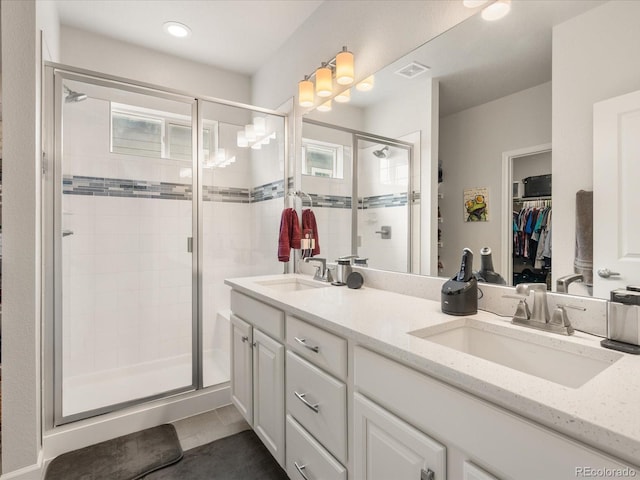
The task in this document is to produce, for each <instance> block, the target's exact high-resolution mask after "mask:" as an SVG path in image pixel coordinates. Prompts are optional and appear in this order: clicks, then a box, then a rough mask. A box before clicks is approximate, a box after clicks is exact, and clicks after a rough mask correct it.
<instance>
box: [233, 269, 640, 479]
mask: <svg viewBox="0 0 640 480" xmlns="http://www.w3.org/2000/svg"><path fill="white" fill-rule="evenodd" d="M292 277H300V278H303V279H305V280H308V281H309V280H310V278H311V277H308V276H306V275H268V276H259V277H245V278H234V279H229V280H226V281H225V283H226V284H227V285H230V286H231V287H232V288H234V289H236V290H237V291H239V292H241V293H245V294H247V295H249V296H251V297H253V298H255V299H257V300H261V301H263V302H266V303H268V304H270V305H272V306H274V307H277V308H280V309H282V310H285V311H287V312H288V313H291V314H293V315H296V316H298V317H300V318H303V319H305V320H307V321H309V322H311V323H314V324H316V325H318V326H320V327H323V328H325V329H328V330H330V331H333V332H335V333H337V334H339V335H342V336H343V337H346V338H349V339H351V340H353V341H354V342H355V343H356V344H359V345H362V346H365V347H368V348H371V349H372V350H375V351H378V352H380V353H383V354H385V355H387V356H389V357H391V358H395V359H397V360H398V361H400V362H402V363H404V364H406V365H409V366H412V367H414V368H416V369H418V370H420V371H422V372H424V373H427V374H428V375H430V376H432V377H434V378H437V379H440V380H442V381H444V382H446V383H448V384H450V385H453V386H456V387H458V388H460V389H462V390H465V391H467V392H469V393H472V394H474V395H476V396H478V397H480V398H483V399H486V400H488V401H490V402H493V403H495V404H497V405H500V406H502V407H504V408H506V409H508V410H511V411H513V412H515V413H518V414H520V415H522V416H523V417H527V418H529V419H531V420H534V421H536V422H539V423H541V424H543V425H546V426H548V427H551V428H552V429H554V430H557V431H559V432H562V433H565V434H566V435H568V436H570V437H573V438H575V439H577V440H580V441H582V442H584V443H586V444H588V445H592V446H594V447H596V448H598V449H600V450H603V451H605V452H607V453H610V454H612V455H614V456H617V457H619V458H621V459H623V460H626V461H627V462H631V465H633V466H635V467H636V468H638V466H639V465H640V460H639V459H640V355H629V354H619V355H620V356H621V358H620V359H619V360H617V361H616V362H615V363H613V364H612V365H611V366H609V367H608V368H606V369H605V370H604V371H603V372H601V373H599V374H598V375H596V376H595V377H593V378H592V379H590V380H589V381H587V382H586V383H585V384H584V385H582V386H580V387H578V388H570V387H566V386H564V385H560V384H558V383H554V382H551V381H548V380H544V379H542V378H539V377H536V376H533V375H529V374H525V373H522V372H520V371H517V370H514V369H511V368H508V367H505V366H502V365H499V364H497V363H493V362H490V361H488V360H484V359H481V358H478V357H476V356H472V355H469V354H466V353H462V352H459V351H457V350H454V349H452V348H448V347H444V346H441V345H438V344H436V343H433V342H429V341H426V340H424V339H421V338H418V337H416V336H413V335H410V334H408V332H412V331H415V330H420V329H423V328H426V327H432V326H437V325H441V324H444V323H446V322H451V321H455V320H459V318H460V317H454V316H450V315H445V314H443V313H442V311H441V310H440V302H436V301H432V300H425V299H422V298H417V297H412V296H408V295H402V294H399V293H394V292H389V291H385V290H378V289H374V288H368V287H366V284H365V286H364V287H362V288H361V289H359V290H351V289H348V288H346V287H335V286H327V287H326V288H311V289H308V290H298V291H279V290H278V289H274V288H272V287H270V286H267V285H261V284H260V283H259V282H265V281H269V280H278V279H291V278H292ZM469 318H474V319H478V320H482V321H484V322H487V324H492V325H498V326H508V327H510V328H514V329H518V330H519V331H518V335H519V336H522V335H531V336H532V338H534V337H535V338H537V339H541V340H542V341H543V342H546V343H547V344H550V345H552V344H553V343H554V342H559V341H560V342H569V343H570V344H571V348H572V349H576V350H580V349H584V348H586V349H589V347H592V348H597V349H599V350H600V351H601V352H602V356H603V358H609V357H611V356H615V355H616V354H618V352H615V353H614V352H613V351H611V350H607V349H604V348H602V347H600V340H601V339H600V338H599V337H595V336H592V335H588V334H585V333H581V332H576V334H575V335H573V336H571V337H564V336H559V335H557V334H553V333H546V332H541V331H537V330H533V329H530V328H526V327H518V326H512V325H511V324H510V322H509V320H510V319H508V318H504V317H499V316H497V315H494V314H492V313H488V312H483V311H479V312H478V313H477V314H476V315H471V316H469ZM489 328H491V327H489ZM525 338H526V337H525Z"/></svg>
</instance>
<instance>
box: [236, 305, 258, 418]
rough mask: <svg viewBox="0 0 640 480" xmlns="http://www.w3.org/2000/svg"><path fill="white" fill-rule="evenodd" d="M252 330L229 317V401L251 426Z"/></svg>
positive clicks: (242, 321) (246, 324)
mask: <svg viewBox="0 0 640 480" xmlns="http://www.w3.org/2000/svg"><path fill="white" fill-rule="evenodd" d="M252 331H253V329H252V328H251V325H249V324H248V323H247V322H245V321H244V320H241V319H240V318H239V317H237V316H235V315H231V401H232V402H233V404H234V405H235V406H236V407H238V410H239V411H240V413H241V414H242V416H243V417H244V418H245V420H246V421H247V422H248V423H249V425H253V362H252V356H251V354H252V352H251V345H252V343H253V333H252Z"/></svg>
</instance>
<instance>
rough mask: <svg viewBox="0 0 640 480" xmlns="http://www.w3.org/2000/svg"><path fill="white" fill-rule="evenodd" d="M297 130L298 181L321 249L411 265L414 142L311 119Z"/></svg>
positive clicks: (380, 265) (384, 266)
mask: <svg viewBox="0 0 640 480" xmlns="http://www.w3.org/2000/svg"><path fill="white" fill-rule="evenodd" d="M302 137H303V138H302V146H303V148H302V162H301V163H302V169H301V188H302V190H303V191H304V192H305V193H308V194H310V195H311V197H312V199H313V205H314V213H315V216H316V219H317V222H318V228H319V231H320V236H321V248H322V250H321V254H322V256H323V257H324V256H326V257H327V259H329V260H330V261H333V260H335V259H337V258H338V257H340V256H343V255H349V254H357V255H358V256H360V257H365V258H368V259H369V266H370V267H373V268H377V269H381V270H391V271H396V272H411V271H412V269H413V260H414V258H413V257H414V256H415V255H416V252H415V250H417V249H418V248H419V242H415V244H414V239H413V235H412V231H413V225H414V223H415V220H416V218H418V217H419V211H418V210H417V209H415V208H411V207H416V206H417V205H416V204H415V200H416V199H415V195H414V188H413V183H414V181H415V179H414V175H413V174H412V170H413V169H412V166H413V164H414V162H413V160H412V157H413V151H414V149H413V144H412V143H411V142H408V141H402V140H398V139H393V138H387V137H381V136H378V135H372V134H369V133H366V132H361V131H356V130H352V129H349V128H345V127H341V126H337V125H331V124H326V123H323V122H319V121H316V120H312V119H304V121H303V132H302ZM303 203H304V201H303Z"/></svg>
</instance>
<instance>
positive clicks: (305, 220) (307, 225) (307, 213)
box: [302, 209, 320, 255]
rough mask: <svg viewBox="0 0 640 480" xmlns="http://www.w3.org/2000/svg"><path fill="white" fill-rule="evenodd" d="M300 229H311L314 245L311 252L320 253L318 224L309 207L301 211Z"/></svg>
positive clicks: (313, 253)
mask: <svg viewBox="0 0 640 480" xmlns="http://www.w3.org/2000/svg"><path fill="white" fill-rule="evenodd" d="M302 229H303V230H307V229H309V230H311V238H313V239H314V240H315V246H314V247H313V250H312V252H311V254H312V255H318V254H319V253H320V240H319V238H318V224H317V223H316V216H315V215H314V214H313V212H312V211H311V210H309V209H307V210H303V211H302Z"/></svg>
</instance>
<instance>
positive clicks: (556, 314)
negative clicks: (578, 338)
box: [549, 303, 587, 335]
mask: <svg viewBox="0 0 640 480" xmlns="http://www.w3.org/2000/svg"><path fill="white" fill-rule="evenodd" d="M565 308H571V309H573V310H582V311H583V312H584V311H586V310H587V309H586V308H584V307H580V306H578V305H567V304H560V303H559V304H558V305H556V308H555V310H554V311H553V315H552V316H551V321H550V322H549V323H553V324H556V325H559V326H560V327H564V328H565V329H566V333H567V335H572V334H573V332H574V330H573V326H572V325H571V322H570V321H569V317H568V316H567V311H566V310H565Z"/></svg>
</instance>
